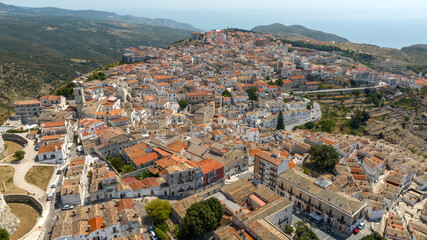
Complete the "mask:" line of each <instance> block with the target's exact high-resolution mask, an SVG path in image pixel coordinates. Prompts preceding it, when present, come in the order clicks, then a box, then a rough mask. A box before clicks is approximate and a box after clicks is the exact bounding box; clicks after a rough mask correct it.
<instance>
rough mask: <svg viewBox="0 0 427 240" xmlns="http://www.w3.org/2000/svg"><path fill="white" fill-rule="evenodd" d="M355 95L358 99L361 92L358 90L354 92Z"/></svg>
mask: <svg viewBox="0 0 427 240" xmlns="http://www.w3.org/2000/svg"><path fill="white" fill-rule="evenodd" d="M353 95H354V96H356V97H357V98H358V97H359V96H360V90H359V89H357V90H354V91H353Z"/></svg>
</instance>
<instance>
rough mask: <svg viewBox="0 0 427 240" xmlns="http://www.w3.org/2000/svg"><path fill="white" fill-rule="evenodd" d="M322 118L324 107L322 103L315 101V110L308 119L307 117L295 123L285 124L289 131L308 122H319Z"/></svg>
mask: <svg viewBox="0 0 427 240" xmlns="http://www.w3.org/2000/svg"><path fill="white" fill-rule="evenodd" d="M321 118H322V108H321V107H320V104H318V103H317V102H313V110H312V112H311V114H310V117H309V118H308V119H305V120H303V121H299V122H297V123H294V124H289V125H286V126H285V129H286V130H288V131H291V130H292V129H293V128H294V127H296V126H301V125H304V124H306V123H308V122H317V121H319V120H320V119H321Z"/></svg>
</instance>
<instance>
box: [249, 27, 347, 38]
mask: <svg viewBox="0 0 427 240" xmlns="http://www.w3.org/2000/svg"><path fill="white" fill-rule="evenodd" d="M252 31H254V32H261V33H271V34H275V35H280V36H284V37H298V36H302V37H307V38H311V39H314V40H317V41H323V42H330V41H335V42H349V41H348V39H345V38H343V37H340V36H338V35H335V34H331V33H325V32H322V31H316V30H311V29H308V28H306V27H304V26H301V25H291V26H286V25H283V24H280V23H273V24H270V25H264V26H256V27H254V28H252Z"/></svg>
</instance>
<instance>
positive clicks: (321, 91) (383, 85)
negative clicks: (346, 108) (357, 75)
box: [295, 84, 388, 94]
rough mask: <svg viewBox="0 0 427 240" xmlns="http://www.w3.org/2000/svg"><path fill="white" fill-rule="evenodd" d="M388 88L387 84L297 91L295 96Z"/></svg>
mask: <svg viewBox="0 0 427 240" xmlns="http://www.w3.org/2000/svg"><path fill="white" fill-rule="evenodd" d="M386 86H388V85H387V84H382V85H377V86H372V87H355V88H337V89H322V90H314V91H295V94H305V93H328V92H341V91H344V92H347V91H354V90H365V89H368V88H382V87H386Z"/></svg>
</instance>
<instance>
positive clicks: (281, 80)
mask: <svg viewBox="0 0 427 240" xmlns="http://www.w3.org/2000/svg"><path fill="white" fill-rule="evenodd" d="M276 84H277V86H279V87H281V86H283V79H281V78H279V79H277V80H276Z"/></svg>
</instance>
